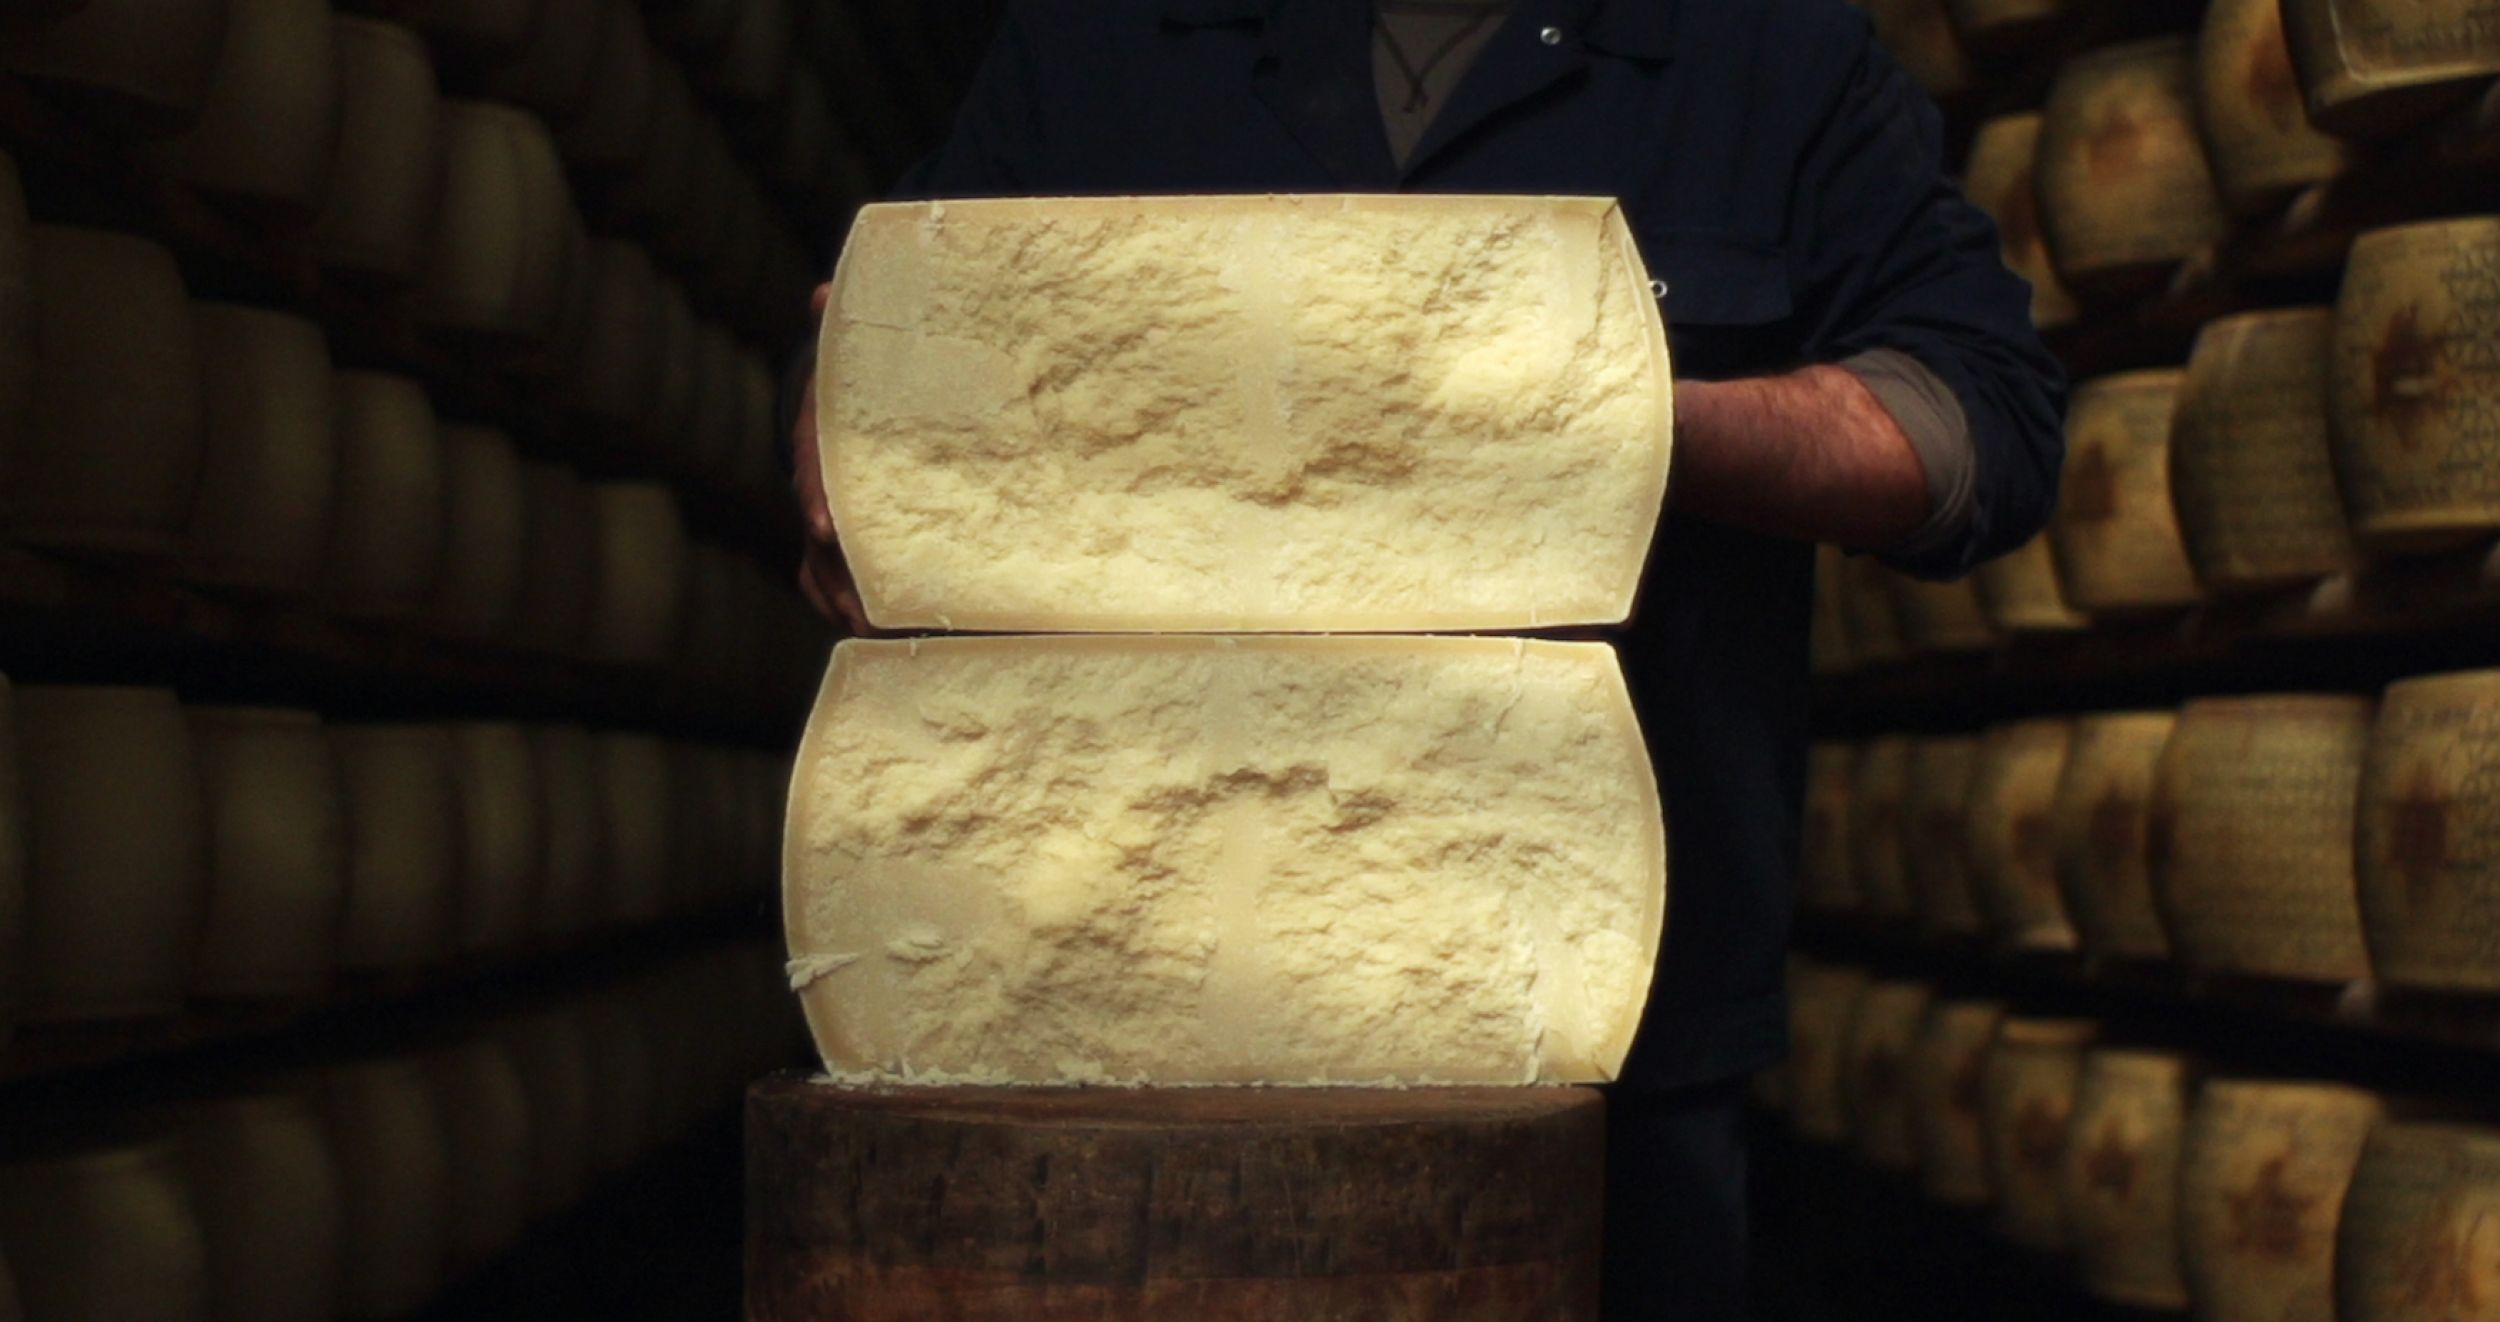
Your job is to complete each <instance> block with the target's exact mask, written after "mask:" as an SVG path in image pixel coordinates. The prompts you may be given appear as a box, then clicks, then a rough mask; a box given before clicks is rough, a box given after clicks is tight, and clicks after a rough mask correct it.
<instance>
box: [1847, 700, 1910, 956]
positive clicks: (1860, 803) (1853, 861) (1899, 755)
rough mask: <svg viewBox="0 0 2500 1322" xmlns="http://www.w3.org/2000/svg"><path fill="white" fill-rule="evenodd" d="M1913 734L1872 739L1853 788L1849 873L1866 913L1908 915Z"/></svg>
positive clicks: (1890, 916) (1862, 752) (1862, 755)
mask: <svg viewBox="0 0 2500 1322" xmlns="http://www.w3.org/2000/svg"><path fill="white" fill-rule="evenodd" d="M1915 742H1916V741H1915V740H1913V739H1912V738H1911V737H1910V736H1908V735H1898V734H1897V735H1886V736H1884V737H1882V738H1880V739H1871V740H1868V741H1867V743H1866V745H1865V747H1864V748H1863V749H1861V750H1860V751H1859V754H1858V764H1857V767H1856V776H1855V780H1854V783H1853V784H1852V785H1851V786H1850V792H1849V807H1850V812H1849V841H1848V844H1849V872H1850V876H1851V878H1852V879H1853V880H1855V881H1856V883H1857V891H1858V898H1859V901H1860V903H1861V904H1862V906H1863V907H1864V909H1865V911H1866V913H1867V914H1868V915H1870V916H1872V917H1876V918H1887V919H1900V918H1908V917H1910V916H1911V915H1912V914H1913V913H1914V912H1916V906H1915V905H1914V903H1913V901H1912V899H1911V895H1910V877H1909V847H1910V840H1909V835H1910V805H1909V798H1910V747H1911V745H1912V744H1913V743H1915Z"/></svg>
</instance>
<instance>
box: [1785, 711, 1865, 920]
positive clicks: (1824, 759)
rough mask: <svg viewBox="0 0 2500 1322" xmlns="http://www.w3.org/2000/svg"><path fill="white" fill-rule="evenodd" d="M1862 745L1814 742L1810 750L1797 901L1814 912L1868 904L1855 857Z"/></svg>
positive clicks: (1848, 909)
mask: <svg viewBox="0 0 2500 1322" xmlns="http://www.w3.org/2000/svg"><path fill="white" fill-rule="evenodd" d="M1858 757H1859V749H1858V745H1856V744H1854V743H1850V742H1847V741H1845V740H1839V739H1824V740H1818V741H1816V742H1815V744H1814V746H1813V747H1812V748H1811V749H1809V750H1807V753H1806V803H1805V810H1806V815H1805V822H1804V825H1803V827H1802V828H1801V831H1802V837H1803V838H1802V843H1801V844H1800V846H1799V852H1798V858H1797V903H1798V905H1799V906H1800V907H1802V908H1804V909H1805V910H1807V911H1808V912H1813V913H1833V914H1837V913H1855V912H1857V911H1858V910H1859V909H1860V908H1861V907H1862V906H1863V905H1864V903H1865V897H1864V896H1862V895H1861V894H1860V893H1859V891H1858V878H1857V871H1856V868H1855V867H1854V866H1853V865H1854V863H1855V862H1856V860H1855V859H1854V858H1853V857H1851V851H1850V837H1851V834H1852V832H1851V830H1850V826H1851V822H1850V819H1851V816H1852V810H1853V809H1854V808H1855V807H1856V803H1855V800H1856V797H1857V781H1858Z"/></svg>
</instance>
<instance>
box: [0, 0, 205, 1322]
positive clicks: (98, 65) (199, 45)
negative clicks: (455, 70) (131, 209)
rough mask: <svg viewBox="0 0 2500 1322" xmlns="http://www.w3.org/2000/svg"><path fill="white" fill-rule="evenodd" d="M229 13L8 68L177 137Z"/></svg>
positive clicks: (188, 0)
mask: <svg viewBox="0 0 2500 1322" xmlns="http://www.w3.org/2000/svg"><path fill="white" fill-rule="evenodd" d="M227 8H228V0H80V3H78V4H76V5H72V6H70V7H68V9H67V10H66V11H65V12H63V13H61V14H60V15H59V16H57V17H54V18H51V19H50V20H48V21H46V22H42V23H39V24H36V25H34V26H32V27H28V28H25V29H23V30H17V29H12V30H11V31H10V32H9V34H8V40H7V41H5V42H0V68H7V69H10V70H12V71H14V72H16V73H18V74H21V75H23V76H24V77H25V78H26V79H27V80H28V81H30V82H33V83H35V84H38V85H39V86H41V87H42V88H44V89H45V91H46V92H48V93H49V94H51V95H54V96H57V97H62V98H65V99H68V100H71V101H74V102H76V103H78V104H79V105H81V106H83V107H86V108H87V109H90V110H92V111H94V112H95V113H97V114H99V115H102V116H104V117H105V118H107V119H109V120H111V121H113V122H114V123H116V124H119V125H122V126H125V127H127V128H130V129H132V130H135V131H137V132H140V133H167V132H172V131H173V130H176V129H179V128H181V127H182V126H183V125H185V124H188V123H190V122H191V121H192V120H193V119H194V118H195V117H197V116H198V115H199V113H200V107H201V105H202V104H203V103H204V102H205V101H206V100H207V99H208V89H209V84H210V83H211V82H212V81H213V80H214V79H215V78H216V76H217V53H218V51H219V50H220V49H221V48H222V47H223V45H224V43H225V33H226V19H227ZM38 1312H40V1310H38Z"/></svg>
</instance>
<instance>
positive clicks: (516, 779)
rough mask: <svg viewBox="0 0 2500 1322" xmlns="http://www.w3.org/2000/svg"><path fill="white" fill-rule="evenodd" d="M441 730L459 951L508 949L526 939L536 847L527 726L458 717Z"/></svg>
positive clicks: (538, 820)
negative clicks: (455, 849) (454, 812)
mask: <svg viewBox="0 0 2500 1322" xmlns="http://www.w3.org/2000/svg"><path fill="white" fill-rule="evenodd" d="M449 735H450V740H451V764H452V779H453V782H454V783H455V784H456V785H457V786H458V787H459V792H460V809H459V812H460V823H461V831H462V840H463V847H462V850H461V854H460V859H461V862H460V872H459V878H460V880H459V885H458V887H457V890H458V893H459V897H460V898H459V909H460V919H459V923H460V951H461V953H462V954H466V955H488V956H506V955H511V954H513V953H515V952H517V951H518V950H519V949H520V947H521V944H522V943H523V942H524V941H526V940H528V939H529V935H530V926H531V920H532V919H533V918H534V917H535V916H536V913H537V909H538V869H539V863H540V861H541V859H542V857H543V849H544V845H543V842H542V841H541V839H540V832H541V830H542V829H543V828H542V822H543V819H544V815H545V814H544V808H543V805H542V804H541V803H540V801H539V797H538V790H539V780H538V767H537V764H536V763H535V762H534V761H533V760H532V756H533V754H532V751H531V747H530V738H529V732H528V731H526V730H524V729H522V728H521V727H520V726H518V725H512V724H508V723H504V722H498V721H462V722H459V723H456V724H454V725H452V726H451V727H450V729H449Z"/></svg>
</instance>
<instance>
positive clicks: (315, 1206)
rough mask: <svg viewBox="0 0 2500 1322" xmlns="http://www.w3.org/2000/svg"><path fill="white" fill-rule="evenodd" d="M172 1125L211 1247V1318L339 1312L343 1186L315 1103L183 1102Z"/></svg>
mask: <svg viewBox="0 0 2500 1322" xmlns="http://www.w3.org/2000/svg"><path fill="white" fill-rule="evenodd" d="M169 1128H170V1133H171V1138H172V1142H173V1144H174V1148H175V1151H176V1153H177V1154H178V1157H177V1159H178V1161H179V1163H180V1166H181V1170H182V1179H183V1186H184V1188H185V1191H186V1192H187V1193H188V1195H189V1198H190V1202H191V1206H192V1207H193V1209H194V1210H195V1211H196V1212H197V1214H198V1216H199V1224H200V1230H201V1237H202V1242H203V1247H204V1248H205V1250H206V1253H207V1263H208V1296H209V1307H208V1312H207V1316H208V1317H211V1318H217V1319H227V1318H235V1319H240V1318H251V1319H253V1320H254V1322H332V1320H333V1319H335V1318H337V1317H338V1315H339V1300H340V1292H341V1289H342V1285H343V1282H342V1281H341V1279H340V1265H341V1264H340V1261H339V1254H340V1250H341V1247H342V1246H341V1243H340V1234H339V1227H340V1218H341V1216H342V1215H343V1214H344V1212H345V1207H346V1198H347V1191H346V1190H345V1189H343V1188H342V1187H341V1183H340V1176H339V1169H338V1163H337V1160H336V1158H334V1157H333V1156H332V1155H331V1151H330V1136H329V1132H328V1130H327V1128H326V1127H325V1125H324V1123H323V1120H322V1116H321V1111H320V1109H319V1108H318V1107H316V1106H315V1105H314V1104H313V1102H312V1100H311V1099H310V1098H309V1097H307V1096H305V1095H303V1094H302V1093H299V1092H293V1091H284V1090H281V1091H272V1092H261V1093H250V1094H245V1095H241V1096H235V1097H223V1098H216V1099H212V1100H209V1101H201V1102H192V1103H188V1104H185V1105H183V1106H181V1107H180V1108H179V1109H178V1110H177V1111H176V1112H175V1115H174V1117H173V1119H172V1120H171V1122H170V1126H169Z"/></svg>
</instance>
